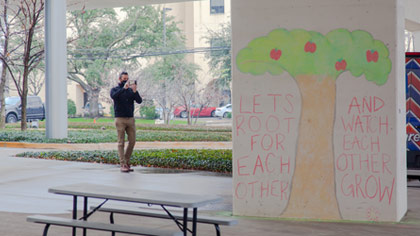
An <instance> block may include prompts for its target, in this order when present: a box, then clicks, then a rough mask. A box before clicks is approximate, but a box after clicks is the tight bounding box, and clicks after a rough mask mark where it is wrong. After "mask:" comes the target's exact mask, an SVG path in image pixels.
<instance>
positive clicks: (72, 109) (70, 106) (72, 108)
mask: <svg viewBox="0 0 420 236" xmlns="http://www.w3.org/2000/svg"><path fill="white" fill-rule="evenodd" d="M67 115H68V116H74V115H76V104H75V103H74V102H73V100H71V99H67Z"/></svg>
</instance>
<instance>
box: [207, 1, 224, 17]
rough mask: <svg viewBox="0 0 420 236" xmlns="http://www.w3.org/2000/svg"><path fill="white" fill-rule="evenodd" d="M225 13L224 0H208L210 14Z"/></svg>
mask: <svg viewBox="0 0 420 236" xmlns="http://www.w3.org/2000/svg"><path fill="white" fill-rule="evenodd" d="M223 13H225V0H210V14H223Z"/></svg>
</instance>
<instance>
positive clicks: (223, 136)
mask: <svg viewBox="0 0 420 236" xmlns="http://www.w3.org/2000/svg"><path fill="white" fill-rule="evenodd" d="M0 140H1V141H9V142H33V143H111V142H117V133H116V131H115V130H69V131H68V138H66V139H47V138H46V137H45V131H41V130H27V131H18V130H1V131H0ZM136 140H137V141H145V142H151V141H162V142H171V141H213V142H215V141H231V140H232V137H231V133H226V132H198V131H197V132H188V131H152V130H139V131H137V133H136Z"/></svg>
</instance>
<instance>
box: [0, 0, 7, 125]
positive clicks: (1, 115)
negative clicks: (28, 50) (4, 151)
mask: <svg viewBox="0 0 420 236" xmlns="http://www.w3.org/2000/svg"><path fill="white" fill-rule="evenodd" d="M7 8H8V0H5V1H4V8H3V18H2V21H3V22H0V24H3V30H4V35H3V37H4V42H3V56H7V52H8V50H9V23H8V22H7ZM6 75H7V67H6V63H4V62H3V63H2V70H1V79H0V94H1V95H0V129H4V128H5V126H6V114H5V112H6V107H5V106H6V102H5V97H4V93H5V88H6Z"/></svg>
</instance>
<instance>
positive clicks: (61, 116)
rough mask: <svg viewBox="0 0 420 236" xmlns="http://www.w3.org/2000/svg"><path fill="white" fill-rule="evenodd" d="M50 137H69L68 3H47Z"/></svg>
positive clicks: (59, 0) (57, 0) (48, 0)
mask: <svg viewBox="0 0 420 236" xmlns="http://www.w3.org/2000/svg"><path fill="white" fill-rule="evenodd" d="M45 65H46V66H45V67H46V68H45V80H46V82H45V84H46V91H45V98H46V102H45V104H46V135H47V138H67V83H66V80H67V41H66V0H46V1H45Z"/></svg>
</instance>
